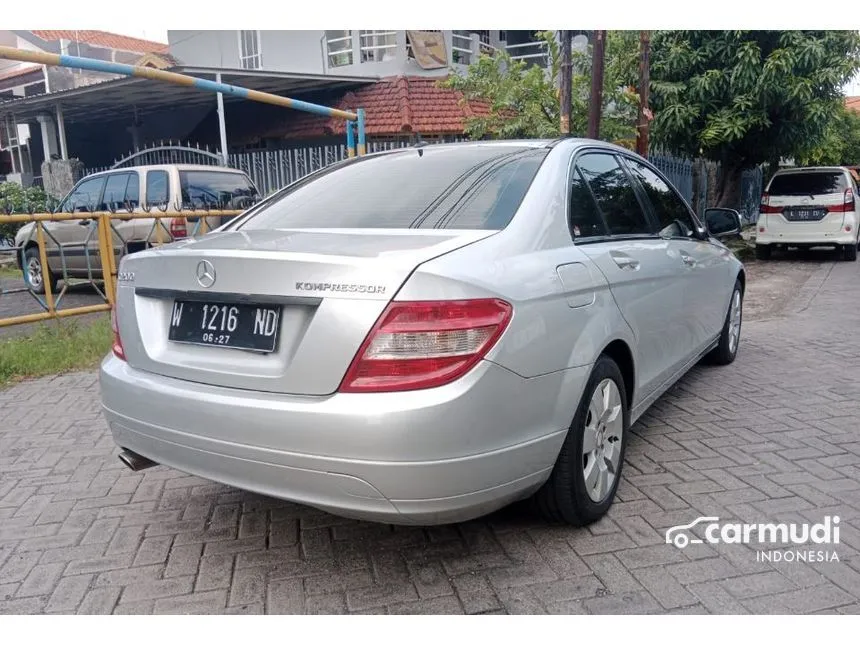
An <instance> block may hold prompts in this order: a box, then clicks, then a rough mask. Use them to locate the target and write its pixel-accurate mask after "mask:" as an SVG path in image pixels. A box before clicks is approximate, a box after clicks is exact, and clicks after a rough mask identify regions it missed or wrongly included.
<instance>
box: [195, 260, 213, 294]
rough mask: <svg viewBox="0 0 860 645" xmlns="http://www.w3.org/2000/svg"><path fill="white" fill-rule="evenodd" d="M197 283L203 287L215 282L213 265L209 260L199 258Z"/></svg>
mask: <svg viewBox="0 0 860 645" xmlns="http://www.w3.org/2000/svg"><path fill="white" fill-rule="evenodd" d="M197 284H199V285H200V286H201V287H203V288H204V289H208V288H209V287H211V286H212V285H213V284H215V267H213V266H212V263H211V262H210V261H209V260H201V261H200V263H199V264H198V265H197Z"/></svg>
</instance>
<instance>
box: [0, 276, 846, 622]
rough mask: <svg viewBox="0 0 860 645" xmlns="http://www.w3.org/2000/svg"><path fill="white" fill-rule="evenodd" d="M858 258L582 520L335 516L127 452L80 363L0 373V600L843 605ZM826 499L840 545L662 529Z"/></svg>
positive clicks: (687, 411)
mask: <svg viewBox="0 0 860 645" xmlns="http://www.w3.org/2000/svg"><path fill="white" fill-rule="evenodd" d="M858 331H860V263H852V264H848V263H829V262H828V263H824V264H821V265H820V266H818V267H816V268H815V269H814V272H813V274H812V277H811V278H810V279H809V280H808V281H807V282H806V284H805V286H804V287H803V288H802V289H800V290H799V291H798V293H796V294H795V298H794V299H793V300H792V302H791V304H790V305H789V306H788V307H786V308H785V309H784V310H783V312H782V313H781V315H779V316H777V317H771V318H770V319H767V320H760V321H754V322H747V323H745V327H744V339H743V345H742V351H741V354H740V356H739V358H738V360H737V361H736V362H735V364H734V365H732V366H730V367H727V368H721V369H715V368H701V367H700V368H696V369H694V370H693V371H692V372H691V373H690V374H689V375H688V376H686V377H685V378H684V379H683V380H682V381H681V382H680V383H679V384H678V385H677V386H676V387H674V388H673V389H672V390H671V391H670V392H669V393H668V394H667V395H665V396H664V397H662V398H661V399H660V400H659V401H658V402H657V404H656V405H655V406H654V407H653V408H652V410H651V411H650V412H649V414H648V415H647V416H646V417H645V418H644V419H642V421H641V422H640V423H638V424H637V425H636V426H635V428H634V429H633V432H634V436H633V437H632V440H631V443H630V446H629V449H628V457H627V463H626V466H625V471H624V479H623V481H622V484H621V486H620V488H619V492H618V500H617V502H616V504H615V505H614V506H613V507H612V509H611V511H610V513H609V515H608V517H607V518H605V519H604V520H603V521H601V522H599V523H597V524H595V525H592V526H591V527H589V528H586V529H572V528H568V527H560V526H548V525H545V524H544V523H542V522H541V521H540V520H538V519H537V518H535V517H533V516H531V515H530V514H528V513H527V512H525V511H524V510H522V509H516V508H515V509H508V510H506V511H504V512H501V513H497V514H495V515H493V516H491V517H488V518H485V519H483V520H479V521H474V522H469V523H466V524H460V525H456V526H446V527H435V528H426V529H423V528H395V527H391V526H384V525H377V524H369V523H361V522H355V521H351V520H344V519H341V518H337V517H334V516H331V515H327V514H325V513H321V512H318V511H315V510H311V509H307V508H303V507H300V506H297V505H294V504H290V503H286V502H281V501H278V500H273V499H268V498H265V497H261V496H258V495H252V494H249V493H245V492H242V491H238V490H235V489H231V488H229V487H226V486H221V485H219V484H214V483H212V482H209V481H206V480H203V479H199V478H197V477H190V476H187V475H184V474H182V473H180V472H177V471H174V470H170V469H168V468H163V467H158V468H154V469H151V470H147V471H144V472H142V473H137V474H135V473H132V472H130V471H128V470H127V469H125V467H124V466H122V465H121V464H120V463H119V461H118V460H117V459H116V448H115V446H114V444H113V442H112V441H111V438H110V436H109V434H108V431H107V429H106V427H105V424H104V422H103V421H102V418H101V416H100V413H99V404H98V384H97V380H96V376H95V374H93V373H81V374H73V375H67V376H63V377H57V378H53V379H43V380H39V381H34V382H29V383H24V384H21V385H18V386H16V387H13V388H11V389H8V390H5V391H2V392H0V414H2V419H0V613H75V612H77V613H87V614H96V613H117V614H119V613H135V614H138V613H206V612H209V613H262V612H268V613H300V612H306V613H344V612H360V613H368V612H372V613H461V612H465V613H474V614H477V613H542V612H549V613H633V612H635V613H646V612H647V613H667V612H668V613H708V612H710V613H785V612H787V613H805V612H823V613H857V612H858V611H860V558H858V555H857V551H858V549H860V431H858V423H857V417H858V414H860V369H859V368H858V365H860V346H859V345H858V341H857V338H858V336H857V334H858ZM824 514H838V515H839V516H840V518H841V544H839V545H838V546H837V553H838V555H839V558H840V561H839V562H828V563H797V562H792V563H785V562H783V563H779V564H777V563H767V562H765V563H760V562H757V561H756V557H755V554H754V552H753V551H752V550H751V549H750V548H748V547H745V546H740V545H717V546H711V545H704V544H703V545H691V546H689V547H687V548H686V549H685V550H683V551H681V550H678V549H677V548H675V547H674V546H671V545H667V544H665V543H664V531H665V529H666V528H668V527H669V526H672V525H675V524H681V523H686V522H690V521H692V520H694V519H695V518H696V517H698V516H700V515H717V516H719V517H720V518H721V519H724V520H729V519H735V520H737V521H755V522H757V521H785V522H790V521H807V520H808V521H820V520H821V518H822V516H823V515H824Z"/></svg>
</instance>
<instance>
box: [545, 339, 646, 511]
mask: <svg viewBox="0 0 860 645" xmlns="http://www.w3.org/2000/svg"><path fill="white" fill-rule="evenodd" d="M628 423H629V413H628V410H627V395H626V392H625V389H624V378H623V377H622V375H621V370H620V369H619V368H618V365H617V364H616V363H615V361H613V360H612V359H611V358H609V357H607V356H601V357H600V358H599V359H598V360H597V363H595V365H594V369H593V370H592V372H591V376H590V377H589V379H588V383H587V384H586V387H585V391H584V393H583V396H582V400H581V401H580V403H579V407H578V409H577V411H576V416H574V418H573V423H571V425H570V430H569V431H568V433H567V437H566V438H565V440H564V445H563V446H562V448H561V452H560V453H559V455H558V459H557V460H556V463H555V466H554V468H553V470H552V474H551V475H550V476H549V479H548V480H547V481H546V483H545V484H544V485H543V486H542V487H541V489H540V490H538V492H537V493H535V496H534V498H533V502H534V505H535V506H536V508H537V510H538V511H539V512H540V513H541V514H542V515H543V516H544V517H545V518H546V519H547V520H549V521H551V522H565V523H568V524H572V525H575V526H582V525H585V524H590V523H591V522H594V521H596V520H598V519H600V518H601V517H603V516H604V515H605V514H606V512H607V511H608V510H609V507H610V506H612V501H613V500H614V498H615V491H616V490H617V488H618V483H619V481H620V480H621V469H622V467H623V465H624V449H625V447H626V445H627V426H628Z"/></svg>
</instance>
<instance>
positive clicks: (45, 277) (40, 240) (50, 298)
mask: <svg viewBox="0 0 860 645" xmlns="http://www.w3.org/2000/svg"><path fill="white" fill-rule="evenodd" d="M43 226H44V224H43V223H42V222H36V244H38V245H39V262H41V264H42V284H43V285H44V286H45V304H46V305H48V313H50V314H52V315H53V314H55V313H57V310H56V308H55V307H54V294H53V292H52V291H51V277H50V276H51V271H50V269H48V252H47V250H46V249H45V232H44V231H43V230H42V227H43ZM24 270H25V271H26V267H25V268H24Z"/></svg>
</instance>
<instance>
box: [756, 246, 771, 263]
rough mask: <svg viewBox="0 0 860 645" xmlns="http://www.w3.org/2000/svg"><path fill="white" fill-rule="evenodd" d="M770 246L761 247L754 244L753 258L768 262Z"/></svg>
mask: <svg viewBox="0 0 860 645" xmlns="http://www.w3.org/2000/svg"><path fill="white" fill-rule="evenodd" d="M770 251H771V249H770V246H762V245H760V244H756V247H755V257H756V260H770Z"/></svg>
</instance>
